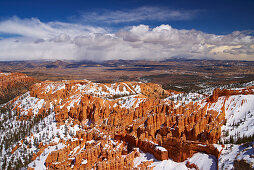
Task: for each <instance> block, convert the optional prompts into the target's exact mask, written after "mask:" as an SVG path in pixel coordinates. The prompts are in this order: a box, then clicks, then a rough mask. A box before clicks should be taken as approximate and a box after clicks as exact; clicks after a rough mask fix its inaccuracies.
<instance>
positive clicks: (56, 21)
mask: <svg viewBox="0 0 254 170" xmlns="http://www.w3.org/2000/svg"><path fill="white" fill-rule="evenodd" d="M253 35H254V1H253V0H213V1H211V0H205V1H204V0H202V1H201V0H192V1H190V0H177V1H172V0H159V1H158V0H126V1H119V0H107V1H106V0H93V1H84V0H54V1H52V0H22V1H21V0H0V60H2V61H3V60H39V59H43V60H45V59H66V60H95V61H103V60H111V59H125V60H129V59H131V60H135V59H145V60H164V59H169V58H173V57H185V58H190V59H192V58H195V59H222V60H224V59H225V60H251V61H254V37H253Z"/></svg>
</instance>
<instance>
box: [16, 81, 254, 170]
mask: <svg viewBox="0 0 254 170" xmlns="http://www.w3.org/2000/svg"><path fill="white" fill-rule="evenodd" d="M110 88H111V89H110ZM114 90H115V91H119V92H118V93H117V94H125V95H122V96H116V95H115V92H114ZM112 91H113V92H112ZM249 93H251V94H252V93H253V89H252V88H249V89H247V90H244V89H243V90H240V91H227V90H218V89H216V90H215V91H214V93H213V95H212V96H211V97H209V98H208V99H207V100H203V101H202V102H201V104H200V103H198V102H190V103H188V104H180V105H178V106H176V103H174V102H173V101H170V100H164V99H161V98H163V97H165V96H168V95H170V93H169V92H167V91H165V90H163V89H162V88H161V86H159V85H154V84H151V83H149V84H142V83H135V82H124V83H116V84H112V85H111V84H95V83H92V82H89V81H85V80H84V81H83V80H82V81H81V80H80V81H62V82H49V81H46V82H44V83H38V84H35V85H33V86H32V87H31V88H30V94H31V96H32V97H36V98H39V99H44V101H45V102H44V105H43V107H42V108H41V109H40V111H39V113H38V114H37V116H39V115H42V116H43V117H44V116H46V115H47V114H48V113H49V111H48V110H49V109H50V103H51V104H52V105H54V107H53V111H54V112H55V113H56V114H55V118H56V121H57V123H58V126H60V125H63V124H64V123H65V122H66V120H67V122H68V123H67V125H68V124H70V123H72V125H75V124H78V125H80V127H82V128H81V129H82V130H80V131H78V132H77V133H76V136H75V137H76V138H77V140H75V141H65V142H64V143H65V144H66V147H65V148H63V149H61V150H57V151H54V152H52V153H51V154H49V156H48V158H47V160H46V167H47V168H49V169H57V168H60V169H70V168H74V169H75V168H76V169H80V168H81V169H91V168H95V169H96V168H97V169H123V168H125V169H131V168H132V167H133V159H134V158H135V157H136V156H137V155H138V152H137V151H136V150H135V149H133V148H135V147H138V148H140V149H141V150H143V151H144V152H149V153H151V154H153V155H154V156H155V158H156V159H158V160H166V159H168V158H171V159H173V160H174V161H177V162H180V161H184V160H186V159H187V158H189V157H191V156H192V155H193V154H195V153H196V152H205V153H207V154H212V155H215V156H216V158H218V157H219V155H220V152H219V151H218V150H217V149H216V148H215V147H214V146H213V145H212V144H214V143H217V141H218V140H219V138H220V135H221V126H222V125H223V123H224V121H225V108H224V107H222V110H221V111H219V112H218V111H216V110H212V109H211V108H209V107H210V105H211V102H215V101H216V100H217V99H218V97H219V96H223V95H226V96H228V95H234V94H249ZM127 94H132V95H135V97H133V96H127ZM124 96H125V97H124ZM121 97H122V98H121ZM128 98H130V99H128ZM126 100H131V101H134V102H133V104H132V105H130V106H129V107H126V106H125V107H124V104H125V103H124V102H126ZM14 108H15V109H16V110H17V112H20V113H21V112H22V108H19V107H18V106H17V107H14ZM30 112H31V113H32V111H30ZM28 113H29V112H28ZM29 115H30V114H27V115H26V116H27V117H29ZM88 122H89V123H88ZM113 139H114V140H113ZM74 148H78V149H74ZM74 150H75V151H74ZM123 155H124V156H123ZM56 162H57V163H56ZM149 165H150V163H144V164H141V165H140V167H141V168H144V167H147V166H149ZM190 166H191V167H194V168H195V166H194V165H190Z"/></svg>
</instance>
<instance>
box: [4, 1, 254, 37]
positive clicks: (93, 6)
mask: <svg viewBox="0 0 254 170" xmlns="http://www.w3.org/2000/svg"><path fill="white" fill-rule="evenodd" d="M144 6H146V7H158V8H168V9H172V10H181V11H196V13H195V14H193V16H191V17H190V18H188V19H185V20H163V21H149V20H143V21H137V22H127V23H121V24H110V25H108V24H105V26H111V27H117V26H118V27H119V26H123V25H132V24H133V23H134V24H139V23H142V24H148V25H153V26H155V25H160V24H170V25H171V26H173V27H175V28H178V29H197V30H200V31H203V32H207V33H215V34H228V33H231V32H233V31H236V30H254V1H253V0H212V1H211V0H193V1H190V0H177V1H172V0H159V1H158V0H127V1H119V0H106V1H105V0H93V1H84V0H53V1H52V0H1V1H0V17H1V19H2V20H3V19H5V18H7V17H12V16H17V17H20V18H31V17H36V18H39V19H40V20H41V21H44V22H48V21H65V22H70V21H73V20H74V19H75V21H76V22H78V21H79V19H81V18H82V14H83V13H90V12H98V13H100V12H102V11H105V10H108V11H116V10H131V9H136V8H140V7H144ZM83 22H84V23H85V22H86V21H85V19H83ZM88 24H90V23H89V22H88ZM92 24H96V23H92ZM97 24H99V23H97Z"/></svg>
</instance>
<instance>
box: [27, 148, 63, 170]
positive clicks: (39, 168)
mask: <svg viewBox="0 0 254 170" xmlns="http://www.w3.org/2000/svg"><path fill="white" fill-rule="evenodd" d="M56 146H57V147H58V149H62V148H64V147H65V145H64V144H62V143H59V144H57V145H56ZM56 146H49V147H48V148H46V149H45V150H44V152H43V153H42V154H41V155H40V156H39V157H37V158H36V160H34V161H32V162H31V163H30V164H28V167H31V168H34V167H36V170H45V169H46V166H45V165H44V162H45V161H46V159H47V157H48V155H49V154H50V153H51V152H53V151H55V150H56Z"/></svg>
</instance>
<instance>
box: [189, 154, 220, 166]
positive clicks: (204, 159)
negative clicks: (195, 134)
mask: <svg viewBox="0 0 254 170" xmlns="http://www.w3.org/2000/svg"><path fill="white" fill-rule="evenodd" d="M189 162H190V163H194V164H196V165H197V167H198V168H199V169H200V170H206V169H210V170H216V169H217V164H216V157H215V156H213V155H208V154H205V153H196V154H194V155H193V156H192V157H191V158H190V159H189Z"/></svg>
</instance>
